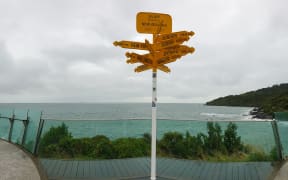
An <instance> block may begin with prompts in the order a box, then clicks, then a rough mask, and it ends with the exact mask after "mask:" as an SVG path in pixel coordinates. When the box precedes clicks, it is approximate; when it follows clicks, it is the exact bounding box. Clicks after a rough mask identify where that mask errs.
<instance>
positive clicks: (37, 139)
mask: <svg viewBox="0 0 288 180" xmlns="http://www.w3.org/2000/svg"><path fill="white" fill-rule="evenodd" d="M44 122H45V121H44V119H42V112H41V116H40V121H39V125H38V131H37V135H36V141H35V146H34V151H33V154H34V156H37V155H38V149H39V143H40V138H41V134H42V130H43V125H44Z"/></svg>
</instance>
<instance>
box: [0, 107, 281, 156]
mask: <svg viewBox="0 0 288 180" xmlns="http://www.w3.org/2000/svg"><path fill="white" fill-rule="evenodd" d="M13 109H14V110H15V114H16V117H17V116H18V117H19V118H25V117H26V116H27V110H28V109H29V111H30V112H29V113H30V115H29V116H31V123H29V128H28V129H29V130H28V134H27V137H28V138H27V139H28V140H27V141H30V145H29V144H26V146H27V147H29V148H30V149H32V147H33V146H32V147H30V146H31V141H33V140H34V139H35V137H36V133H37V128H38V123H39V117H40V112H41V111H43V118H44V119H46V120H45V123H44V128H43V133H42V134H44V133H45V132H47V131H48V130H49V128H50V127H52V126H58V125H60V124H61V123H62V122H64V123H65V124H66V125H67V126H68V128H69V131H70V132H71V133H72V135H73V136H74V137H93V136H96V135H99V134H102V135H105V136H108V137H109V138H111V139H115V138H118V137H141V136H142V135H143V134H144V133H150V132H151V105H150V104H148V103H134V104H131V103H122V104H116V103H115V104H108V103H107V104H0V114H1V115H2V116H4V115H7V116H10V115H11V114H12V111H13ZM249 110H251V108H247V107H217V106H205V105H203V104H159V105H158V109H157V138H161V137H162V136H163V134H164V133H166V132H169V131H178V132H181V133H183V134H184V133H186V132H187V131H188V132H190V133H191V134H192V135H196V134H197V133H200V132H202V133H206V123H207V121H234V122H235V123H236V124H237V126H238V134H239V135H240V136H241V138H242V140H243V141H244V142H245V143H247V144H253V145H254V146H257V147H259V148H262V149H264V150H265V151H267V152H268V151H270V150H271V149H272V147H274V146H275V143H274V136H273V132H272V127H271V124H270V122H258V121H254V122H246V121H245V120H247V119H249V118H250V117H249V116H248V112H249ZM37 117H38V118H37ZM236 121H237V122H236ZM219 123H220V125H221V126H222V131H224V130H225V129H226V126H227V124H228V122H219ZM22 127H23V125H22V122H20V121H19V122H17V123H15V125H14V129H16V130H15V131H13V141H14V142H19V141H20V140H21V137H22V136H21V135H22V134H23V128H22ZM281 127H282V126H281ZM283 127H285V126H283ZM8 129H9V121H8V120H4V119H3V118H1V124H0V136H1V138H4V139H7V136H8V135H7V131H8ZM18 129H19V130H18ZM282 130H283V128H282ZM282 130H281V131H282ZM284 131H285V128H284ZM32 145H34V144H33V143H32Z"/></svg>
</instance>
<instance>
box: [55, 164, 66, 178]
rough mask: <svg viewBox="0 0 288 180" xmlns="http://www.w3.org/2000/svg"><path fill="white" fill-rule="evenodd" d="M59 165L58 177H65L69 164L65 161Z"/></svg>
mask: <svg viewBox="0 0 288 180" xmlns="http://www.w3.org/2000/svg"><path fill="white" fill-rule="evenodd" d="M59 164H60V166H59V171H58V175H57V177H63V176H64V174H65V171H66V167H67V163H66V162H65V161H60V162H59Z"/></svg>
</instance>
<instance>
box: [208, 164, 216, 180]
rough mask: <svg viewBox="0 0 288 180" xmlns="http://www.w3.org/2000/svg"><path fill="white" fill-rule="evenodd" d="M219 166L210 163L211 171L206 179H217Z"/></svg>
mask: <svg viewBox="0 0 288 180" xmlns="http://www.w3.org/2000/svg"><path fill="white" fill-rule="evenodd" d="M217 166H218V164H217V163H210V164H209V170H208V172H207V175H206V177H205V179H214V178H215V173H216V171H215V170H216V167H217Z"/></svg>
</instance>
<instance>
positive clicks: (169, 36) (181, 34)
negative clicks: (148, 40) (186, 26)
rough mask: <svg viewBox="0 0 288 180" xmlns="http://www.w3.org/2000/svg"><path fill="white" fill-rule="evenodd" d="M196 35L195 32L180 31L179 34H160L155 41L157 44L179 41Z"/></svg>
mask: <svg viewBox="0 0 288 180" xmlns="http://www.w3.org/2000/svg"><path fill="white" fill-rule="evenodd" d="M194 34H195V33H194V32H193V31H190V32H188V31H179V32H173V33H169V34H159V35H157V36H156V38H155V40H156V42H161V41H166V40H169V39H175V38H176V39H177V38H189V36H193V35H194Z"/></svg>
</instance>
